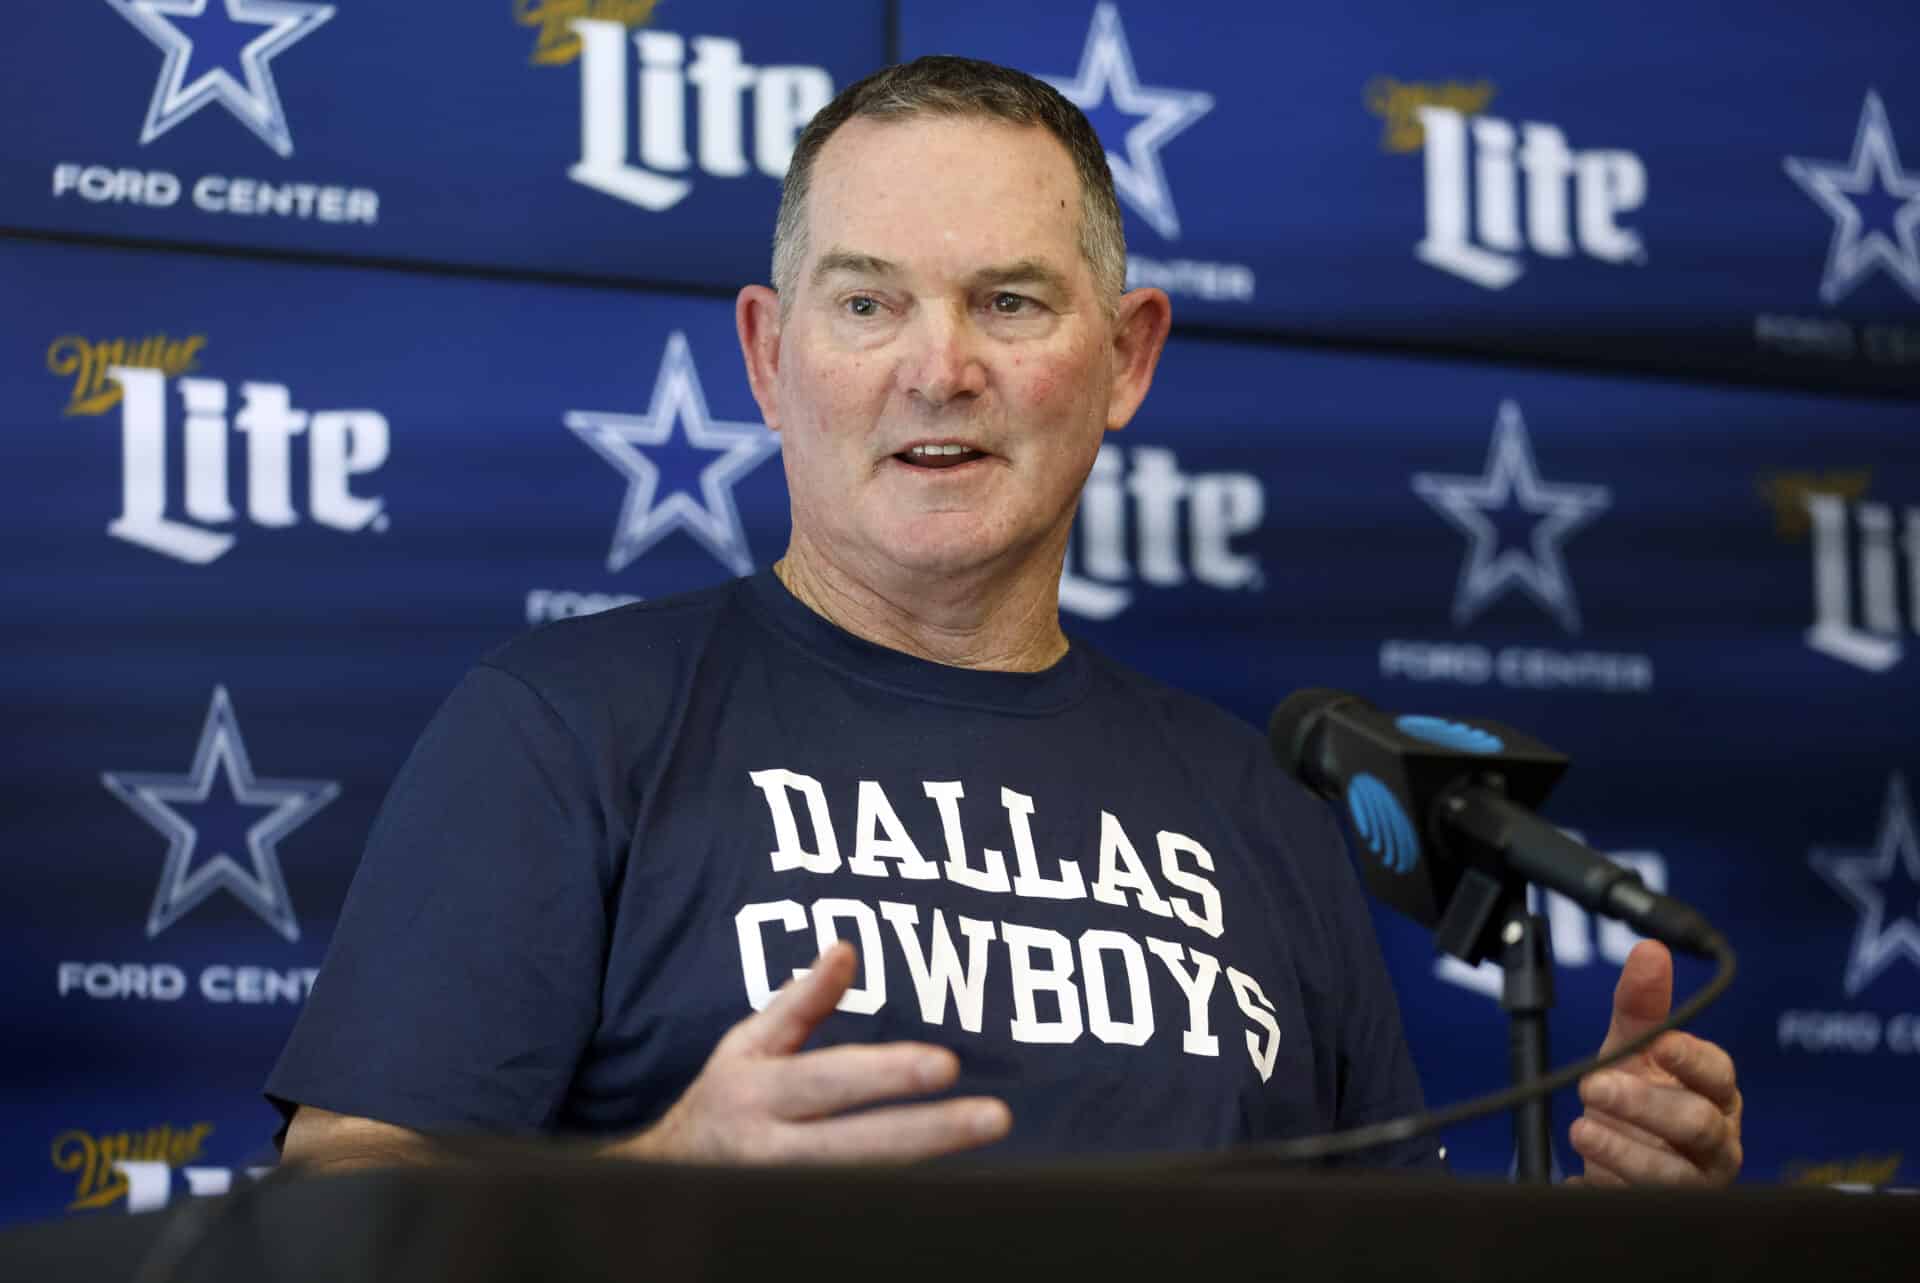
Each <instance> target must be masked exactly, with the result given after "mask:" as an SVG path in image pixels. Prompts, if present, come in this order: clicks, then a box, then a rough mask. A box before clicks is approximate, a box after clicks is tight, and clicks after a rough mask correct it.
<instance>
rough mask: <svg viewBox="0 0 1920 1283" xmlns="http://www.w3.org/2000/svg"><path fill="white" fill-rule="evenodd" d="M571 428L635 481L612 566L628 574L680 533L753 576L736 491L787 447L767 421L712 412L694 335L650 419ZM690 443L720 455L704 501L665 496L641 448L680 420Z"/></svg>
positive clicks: (703, 490)
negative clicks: (730, 417) (693, 346)
mask: <svg viewBox="0 0 1920 1283" xmlns="http://www.w3.org/2000/svg"><path fill="white" fill-rule="evenodd" d="M565 422H566V425H567V427H568V428H570V429H572V431H573V432H574V433H575V434H576V435H577V436H578V437H579V438H580V439H581V440H582V441H584V442H586V443H587V444H588V445H589V446H592V447H593V449H594V451H595V453H597V454H599V455H600V457H601V458H603V459H605V460H606V461H607V462H608V463H610V464H612V465H613V467H614V469H615V470H616V471H618V472H619V473H620V475H621V476H623V477H625V478H626V479H627V497H626V500H625V502H624V503H622V504H621V506H620V519H619V521H618V523H617V524H616V525H615V526H614V530H613V547H612V548H611V549H610V550H609V551H608V553H607V569H608V570H609V571H617V570H621V569H623V568H624V567H626V566H628V565H630V564H631V563H632V562H633V560H634V559H635V558H636V557H639V556H640V555H641V554H642V553H644V552H646V551H647V550H648V549H649V548H651V547H653V546H654V545H655V544H657V543H659V542H660V541H661V540H662V539H664V538H666V536H667V535H668V534H670V533H672V532H673V531H675V530H684V531H686V532H687V533H688V534H689V535H692V536H693V537H694V539H696V540H698V541H699V543H700V545H701V546H702V547H704V548H705V549H706V550H707V551H708V552H710V553H712V554H713V555H714V557H715V558H717V559H718V560H719V561H720V563H721V564H722V565H724V566H726V567H727V568H728V569H729V570H731V571H733V573H734V574H736V575H747V574H752V573H753V551H752V549H750V548H749V547H748V546H747V531H746V527H745V526H744V525H743V524H742V523H741V521H740V508H739V506H738V505H737V504H736V503H735V502H734V499H733V487H734V484H735V483H736V482H738V481H739V480H740V479H741V478H742V477H744V476H746V475H747V473H749V472H751V471H753V470H754V469H755V468H757V467H759V466H760V464H761V463H763V462H764V461H765V460H766V459H767V457H768V456H769V455H772V454H774V453H776V452H777V451H778V450H779V449H780V438H779V437H777V436H775V435H774V434H773V433H772V432H769V431H768V430H767V427H766V425H765V424H764V423H745V422H738V421H733V420H727V419H716V418H714V417H713V414H712V412H711V411H710V410H708V409H707V396H706V392H705V391H704V390H703V389H702V388H701V386H700V373H699V371H698V370H696V369H695V368H694V364H693V350H692V349H691V348H690V347H689V346H688V345H687V336H686V335H685V334H684V333H682V332H681V331H679V330H675V331H674V332H673V333H672V334H671V335H669V336H668V338H667V350H666V354H665V355H664V356H663V357H662V358H661V361H660V372H659V374H658V375H657V376H656V377H655V379H654V383H653V397H652V400H651V401H650V402H649V403H648V405H647V412H646V413H645V414H615V413H612V412H609V411H602V410H570V411H568V412H567V416H566V420H565ZM676 422H677V423H681V424H684V425H685V427H686V437H687V441H688V443H689V444H691V445H694V446H696V447H698V448H700V449H702V450H717V451H720V452H721V453H720V456H719V457H718V458H716V459H715V460H714V461H713V462H712V463H709V464H708V465H707V466H706V467H705V468H703V469H701V471H700V498H699V499H695V498H694V497H693V496H692V495H691V494H688V493H687V492H685V491H681V490H676V491H674V492H673V493H672V494H670V495H668V496H667V497H666V498H665V499H658V498H657V491H658V490H659V488H660V469H659V466H658V465H656V464H655V463H654V462H653V461H652V460H651V459H649V458H647V456H646V455H644V454H642V453H641V452H640V451H639V450H638V449H636V448H635V447H637V446H660V445H665V444H666V443H667V442H668V441H669V440H670V439H672V437H673V426H674V424H675V423H676Z"/></svg>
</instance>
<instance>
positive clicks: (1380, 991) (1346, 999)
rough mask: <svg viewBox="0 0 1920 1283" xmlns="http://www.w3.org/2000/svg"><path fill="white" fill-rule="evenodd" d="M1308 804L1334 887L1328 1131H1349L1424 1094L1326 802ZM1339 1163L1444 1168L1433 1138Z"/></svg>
mask: <svg viewBox="0 0 1920 1283" xmlns="http://www.w3.org/2000/svg"><path fill="white" fill-rule="evenodd" d="M1314 809H1315V811H1316V812H1317V813H1318V814H1319V816H1320V822H1321V824H1322V826H1323V827H1324V830H1325V832H1324V835H1323V838H1322V840H1323V841H1324V842H1325V843H1326V845H1327V847H1328V848H1329V849H1330V850H1331V851H1332V853H1333V858H1334V860H1335V863H1336V866H1337V867H1336V868H1335V869H1334V870H1333V874H1334V876H1333V877H1332V878H1331V879H1329V880H1330V881H1331V883H1332V884H1333V885H1332V889H1331V894H1330V896H1329V900H1330V903H1329V905H1328V919H1329V923H1330V927H1331V930H1332V932H1333V936H1334V940H1335V942H1336V944H1337V945H1338V946H1339V956H1340V959H1341V965H1340V968H1339V976H1340V979H1341V982H1342V985H1343V989H1344V992H1343V994H1342V1001H1341V1002H1340V1004H1339V1010H1340V1012H1341V1013H1342V1019H1341V1022H1340V1031H1339V1050H1338V1053H1337V1054H1338V1058H1339V1073H1338V1080H1339V1081H1338V1090H1339V1100H1338V1102H1337V1112H1336V1114H1335V1129H1336V1130H1338V1131H1350V1130H1352V1129H1353V1128H1356V1127H1364V1126H1367V1125H1368V1124H1370V1123H1383V1122H1386V1121H1388V1120H1390V1119H1394V1118H1399V1117H1402V1116H1404V1115H1407V1114H1417V1113H1420V1112H1421V1111H1423V1110H1424V1109H1425V1108H1426V1099H1425V1096H1424V1094H1423V1093H1422V1092H1421V1090H1420V1078H1419V1075H1418V1074H1417V1073H1416V1072H1415V1070H1414V1067H1413V1056H1412V1053H1411V1052H1410V1051H1409V1050H1408V1048H1407V1038H1406V1033H1405V1031H1404V1030H1403V1029H1402V1027H1401V1024H1400V1004H1399V1002H1398V1001H1397V1000H1396V998H1395V997H1394V991H1393V980H1392V977H1391V976H1390V975H1389V974H1388V972H1387V964H1386V959H1385V958H1384V957H1383V956H1382V955H1381V952H1380V937H1379V934H1378V933H1377V932H1376V931H1375V930H1374V927H1373V919H1372V916H1371V915H1370V914H1369V913H1368V912H1367V902H1366V893H1365V891H1364V889H1363V888H1362V886H1361V884H1360V878H1359V875H1358V873H1357V872H1356V871H1355V870H1354V867H1353V861H1352V860H1351V859H1350V858H1349V857H1348V855H1347V846H1346V840H1345V838H1344V837H1343V836H1342V835H1341V832H1340V826H1339V823H1338V821H1336V820H1335V819H1334V817H1333V814H1332V812H1331V811H1330V810H1328V808H1326V807H1324V806H1316V807H1315V808H1314ZM1340 1161H1341V1165H1352V1166H1367V1167H1432V1168H1434V1169H1436V1170H1441V1169H1444V1167H1445V1161H1444V1159H1443V1158H1442V1157H1441V1151H1440V1142H1439V1140H1438V1139H1437V1138H1435V1137H1432V1136H1423V1137H1416V1138H1415V1139H1413V1140H1409V1141H1403V1142H1399V1143H1396V1144H1392V1145H1382V1146H1380V1147H1379V1148H1377V1149H1372V1150H1367V1151H1364V1152H1362V1153H1358V1154H1354V1155H1351V1156H1349V1157H1347V1158H1345V1159H1343V1160H1340Z"/></svg>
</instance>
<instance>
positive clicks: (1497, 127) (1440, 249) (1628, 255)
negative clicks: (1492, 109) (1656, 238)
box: [1414, 105, 1647, 290]
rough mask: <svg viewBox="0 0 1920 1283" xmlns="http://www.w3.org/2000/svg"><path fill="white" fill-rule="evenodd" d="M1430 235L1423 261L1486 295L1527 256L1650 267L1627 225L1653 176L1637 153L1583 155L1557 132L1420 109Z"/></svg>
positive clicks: (1516, 274) (1421, 250)
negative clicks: (1623, 220)
mask: <svg viewBox="0 0 1920 1283" xmlns="http://www.w3.org/2000/svg"><path fill="white" fill-rule="evenodd" d="M1416 114H1417V115H1418V116H1419V118H1420V126H1421V130H1422V132H1423V133H1424V134H1425V136H1426V144H1425V149H1424V150H1425V156H1426V186H1427V231H1426V236H1425V237H1423V238H1422V239H1421V241H1420V243H1419V244H1418V245H1416V246H1414V253H1415V254H1417V255H1418V256H1419V258H1420V261H1421V262H1423V263H1426V264H1428V265H1429V266H1431V267H1437V268H1439V269H1440V270H1441V271H1443V272H1448V273H1451V274H1452V275H1454V276H1458V277H1460V278H1461V279H1462V280H1466V281H1471V282H1472V283H1473V284H1475V285H1478V286H1480V287H1481V288H1482V289H1489V290H1498V289H1505V288H1506V287H1507V286H1509V285H1511V284H1513V283H1514V282H1515V281H1517V280H1519V279H1520V276H1521V274H1522V273H1523V272H1524V271H1525V270H1526V268H1525V266H1524V264H1523V262H1522V260H1521V255H1522V254H1525V253H1533V254H1538V255H1542V256H1544V257H1547V258H1570V257H1572V256H1574V255H1575V254H1584V255H1585V256H1587V257H1588V258H1594V259H1598V260H1600V261H1601V262H1603V263H1642V262H1645V261H1646V257H1647V251H1646V246H1645V245H1644V244H1643V243H1642V241H1641V239H1640V234H1639V233H1638V232H1636V231H1634V230H1633V229H1632V228H1629V227H1623V226H1621V223H1620V219H1621V216H1622V215H1624V214H1628V213H1631V212H1632V211H1634V210H1636V209H1638V208H1640V206H1641V205H1643V204H1645V203H1646V199H1647V170H1646V166H1645V165H1643V164H1642V163H1641V161H1640V158H1639V157H1638V156H1636V155H1634V154H1633V153H1632V152H1630V151H1621V150H1617V149H1598V148H1596V149H1593V150H1589V151H1576V150H1574V149H1573V148H1571V147H1569V146H1567V139H1566V135H1565V134H1562V133H1561V132H1560V131H1559V130H1558V129H1556V128H1554V127H1553V126H1552V125H1546V124H1539V123H1537V122H1534V121H1527V122H1525V123H1523V124H1521V125H1520V126H1518V127H1517V128H1516V127H1515V126H1514V125H1513V124H1511V123H1509V122H1508V121H1505V120H1502V119H1500V118H1499V117H1497V116H1484V115H1481V116H1468V115H1466V114H1464V113H1462V112H1460V111H1456V110H1454V109H1453V108H1451V107H1446V106H1439V105H1430V106H1422V107H1420V108H1418V109H1417V113H1416Z"/></svg>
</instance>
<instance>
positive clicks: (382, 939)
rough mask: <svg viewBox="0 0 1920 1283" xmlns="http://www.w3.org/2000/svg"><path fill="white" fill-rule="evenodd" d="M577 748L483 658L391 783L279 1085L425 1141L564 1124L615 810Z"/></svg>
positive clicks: (602, 927)
mask: <svg viewBox="0 0 1920 1283" xmlns="http://www.w3.org/2000/svg"><path fill="white" fill-rule="evenodd" d="M594 779H595V775H594V772H593V770H592V766H591V763H590V761H589V760H588V754H587V753H586V751H585V749H584V748H583V746H582V744H581V743H580V741H579V739H578V738H577V737H576V736H575V735H574V734H573V733H572V731H570V730H569V728H568V727H567V725H566V724H565V723H564V722H563V721H562V720H561V718H560V716H559V715H558V714H557V713H556V712H555V711H554V710H553V708H552V707H551V706H550V705H549V704H548V703H547V702H546V701H545V700H543V699H542V698H541V696H540V695H539V694H538V693H536V692H535V691H534V690H533V689H532V688H531V687H530V686H528V685H527V684H526V683H525V682H523V681H522V680H521V679H520V678H518V677H516V676H514V675H512V674H510V673H507V672H505V671H503V670H501V669H498V668H493V667H488V666H484V665H483V666H481V667H479V668H476V669H474V670H473V671H472V672H471V673H469V674H468V675H467V676H466V678H465V679H464V680H463V681H462V682H461V683H460V685H459V686H458V687H457V688H456V689H455V690H454V692H453V694H452V695H451V696H450V697H449V698H448V700H447V702H446V703H445V705H443V706H442V707H441V709H440V711H439V713H438V714H436V716H435V717H434V719H433V721H432V722H431V723H430V724H429V725H428V727H427V729H426V731H425V733H424V734H423V735H422V736H421V738H420V742H419V743H418V744H417V745H416V746H415V748H414V751H413V754H412V756H411V757H410V758H409V759H408V761H407V763H406V765H405V766H404V767H403V768H402V770H401V772H400V774H399V776H398V777H397V779H396V780H395V782H394V785H393V789H392V791H391V792H390V793H389V795H388V797H387V800H386V803H385V805H384V806H383V807H382V809H381V812H380V816H379V818H378V819H377V820H376V822H375V824H374V828H373V833H372V836H371V837H370V838H369V840H368V844H367V849H366V853H365V855H364V856H363V858H362V860H361V863H360V868H359V871H358V872H357V873H356V874H355V876H354V880H353V885H352V888H351V890H350V891H349V892H348V895H347V899H346V903H345V905H344V907H343V908H342V910H341V915H340V921H339V924H338V927H337V928H336V930H335V932H334V936H333V940H332V943H331V945H330V946H329V948H328V952H327V956H326V960H325V962H324V963H323V965H322V966H321V969H320V975H319V978H318V979H317V980H316V981H315V984H314V987H313V991H312V994H311V996H310V998H309V1000H308V1002H307V1005H306V1008H305V1010H304V1011H303V1012H302V1013H301V1015H300V1018H299V1021H298V1023H297V1024H296V1025H295V1027H294V1030H293V1034H292V1037H291V1038H290V1039H289V1041H288V1043H287V1046H286V1048H285V1050H284V1051H283V1052H282V1053H281V1056H280V1061H279V1063H278V1064H277V1065H276V1066H275V1068H274V1070H273V1073H272V1075H271V1077H270V1078H269V1079H268V1082H267V1095H268V1098H269V1099H270V1100H272V1101H273V1102H274V1104H275V1105H276V1106H277V1107H279V1108H280V1110H281V1112H282V1113H283V1115H286V1116H287V1117H291V1114H292V1109H293V1106H294V1105H295V1104H307V1105H313V1106H316V1107H319V1108H323V1109H329V1110H333V1111H335V1112H337V1113H342V1114H349V1115H355V1116H359V1117H365V1118H372V1119H377V1120H379V1121H382V1122H389V1123H394V1124H397V1125H399V1126H403V1127H410V1128H413V1129H415V1130H419V1131H424V1132H437V1133H451V1132H496V1133H521V1132H531V1131H537V1130H540V1129H542V1128H545V1127H547V1126H549V1125H550V1124H551V1123H552V1122H553V1120H554V1118H555V1116H556V1114H557V1112H558V1110H559V1108H560V1104H561V1102H562V1100H563V1099H564V1097H565V1095H566V1093H567V1089H568V1085H569V1083H570V1082H571V1080H572V1077H573V1073H574V1068H575V1065H576V1063H577V1061H578V1060H579V1057H580V1054H581V1052H582V1049H583V1048H584V1047H585V1046H586V1044H587V1041H588V1039H589V1038H590V1037H591V1036H592V1033H593V1030H594V1028H595V1026H596V1024H597V1022H598V1018H599V994H600V987H601V986H600V976H601V970H602V965H603V957H604V953H605V948H606V937H607V924H606V911H605V898H604V892H603V874H602V872H601V869H602V863H603V861H602V858H601V851H602V849H603V847H604V842H605V830H606V825H605V820H604V808H603V807H602V806H601V805H600V804H599V802H598V799H597V792H596V788H595V783H594Z"/></svg>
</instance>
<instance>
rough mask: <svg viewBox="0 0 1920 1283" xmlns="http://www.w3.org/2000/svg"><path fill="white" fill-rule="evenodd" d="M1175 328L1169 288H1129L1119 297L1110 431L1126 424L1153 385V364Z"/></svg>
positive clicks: (1109, 397) (1109, 414)
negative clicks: (1169, 332) (1167, 290)
mask: <svg viewBox="0 0 1920 1283" xmlns="http://www.w3.org/2000/svg"><path fill="white" fill-rule="evenodd" d="M1171 328H1173V303H1172V302H1171V301H1170V300H1169V299H1168V298H1167V295H1166V291H1164V290H1155V289H1143V290H1130V291H1128V292H1127V293H1125V294H1123V295H1121V296H1120V305H1119V307H1118V308H1116V309H1115V311H1114V317H1113V389H1112V391H1111V392H1110V393H1109V394H1108V397H1107V430H1108V431H1109V432H1112V431H1116V430H1118V429H1120V428H1124V427H1126V426H1127V423H1128V421H1129V420H1131V419H1132V418H1133V414H1134V411H1136V410H1138V409H1139V408H1140V403H1141V402H1142V401H1144V400H1145V399H1146V396H1147V389H1148V388H1149V387H1152V386H1153V371H1154V367H1156V366H1157V365H1159V364H1160V353H1161V351H1162V350H1163V349H1164V348H1165V347H1166V346H1167V331H1168V330H1170V329H1171Z"/></svg>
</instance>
